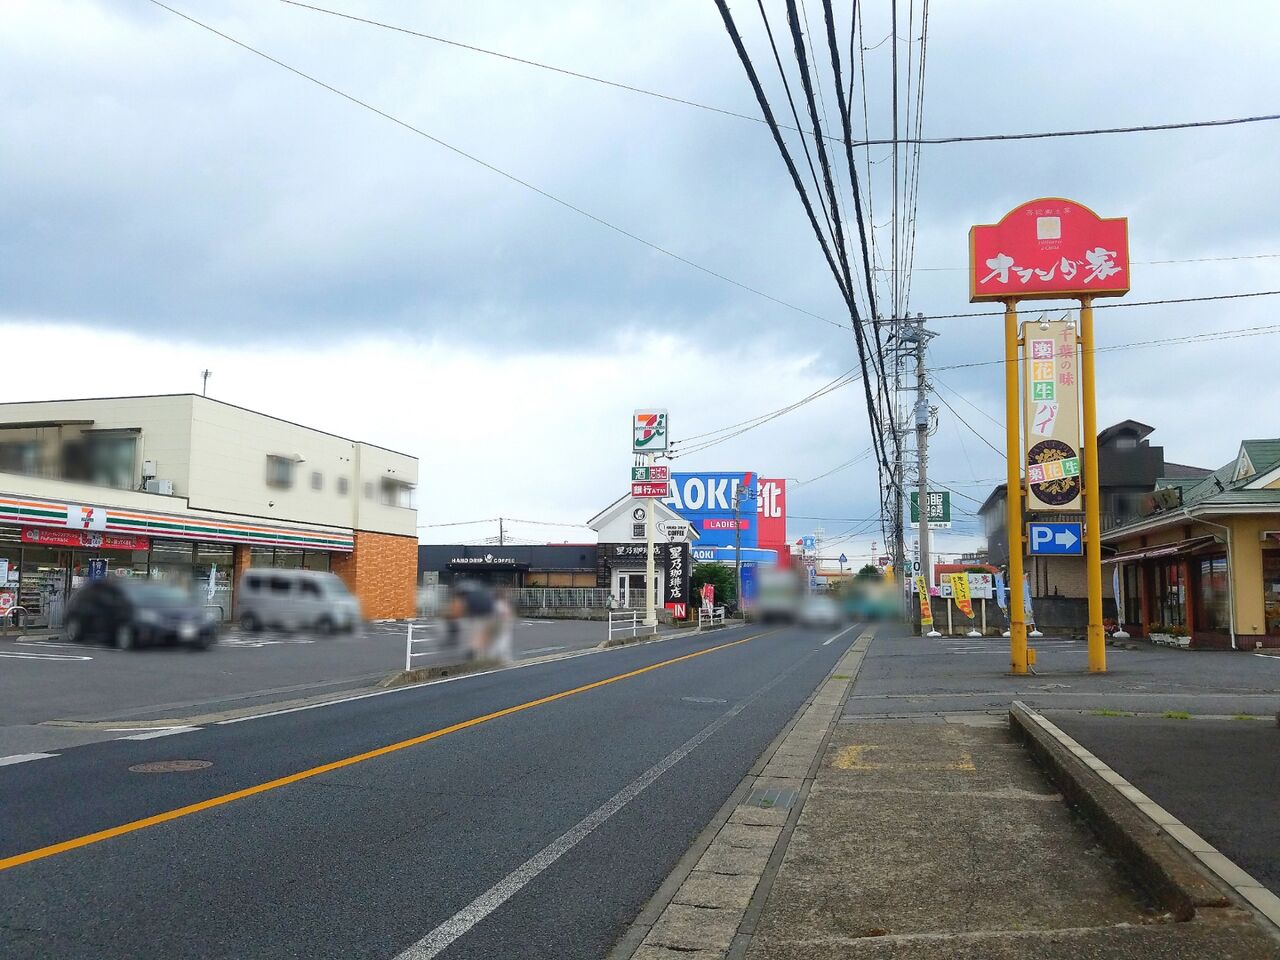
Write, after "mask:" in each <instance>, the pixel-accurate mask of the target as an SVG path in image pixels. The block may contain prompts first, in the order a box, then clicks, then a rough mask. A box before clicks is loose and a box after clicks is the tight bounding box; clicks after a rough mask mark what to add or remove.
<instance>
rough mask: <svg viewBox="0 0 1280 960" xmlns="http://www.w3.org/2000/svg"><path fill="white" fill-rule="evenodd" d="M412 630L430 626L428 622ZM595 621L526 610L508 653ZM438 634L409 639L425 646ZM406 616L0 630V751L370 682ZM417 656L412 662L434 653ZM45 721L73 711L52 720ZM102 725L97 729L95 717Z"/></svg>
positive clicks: (594, 628) (582, 639) (398, 655)
mask: <svg viewBox="0 0 1280 960" xmlns="http://www.w3.org/2000/svg"><path fill="white" fill-rule="evenodd" d="M416 630H417V632H416V633H415V636H423V637H427V638H434V637H435V636H436V635H437V634H438V632H439V627H438V624H434V623H431V624H426V623H424V624H421V625H420V626H419V627H418V628H416ZM605 632H606V628H605V625H604V624H603V623H600V622H587V621H576V620H537V619H525V620H521V621H519V622H518V624H517V627H516V630H515V636H514V651H515V656H516V659H518V660H519V659H528V658H530V657H540V656H547V655H554V654H557V653H568V652H572V651H576V650H585V649H589V648H591V647H594V646H596V645H597V644H598V643H599V642H600V641H601V640H602V639H604V636H605ZM436 646H437V644H435V643H432V642H430V639H429V642H428V643H425V644H422V645H420V646H416V649H418V650H420V651H423V652H426V653H428V654H430V652H431V651H432V650H433V648H434V647H436ZM404 652H405V625H404V624H403V623H369V624H365V625H364V626H363V627H362V628H361V629H360V630H359V631H357V632H356V633H353V634H341V633H340V634H335V635H332V636H319V635H315V634H311V633H306V632H300V633H292V634H286V633H279V632H263V633H245V632H242V631H239V630H237V629H234V628H232V629H230V630H228V631H226V632H225V633H224V634H223V635H222V637H221V639H220V641H219V642H218V644H216V645H215V646H214V647H213V648H212V649H210V650H207V651H202V652H193V651H191V650H188V649H185V648H180V647H179V648H174V647H157V648H149V649H143V650H130V651H119V650H115V649H114V648H111V647H104V646H99V645H95V644H68V643H63V642H61V641H59V640H57V639H54V640H33V641H24V640H16V639H14V638H0V757H5V756H9V755H11V754H15V753H27V752H31V751H45V750H58V749H62V748H65V747H71V746H75V745H79V744H83V743H90V742H93V741H95V740H101V739H113V738H114V737H115V736H118V734H117V733H113V732H112V730H111V729H110V728H111V727H127V726H129V725H130V723H148V722H156V721H159V720H166V719H170V718H179V719H181V718H184V717H190V716H196V715H204V714H210V713H216V712H219V711H227V710H244V709H248V708H253V707H256V706H258V705H261V704H264V703H274V702H278V701H282V700H289V699H296V698H304V697H311V696H321V695H325V694H332V693H335V692H340V691H343V690H346V689H350V688H356V687H368V686H369V685H370V684H372V683H374V682H376V681H377V680H379V679H381V678H383V677H385V676H387V675H388V674H390V673H392V672H394V671H396V670H400V669H402V668H403V667H404ZM441 659H442V658H441V657H439V656H430V655H429V656H427V657H424V658H420V659H417V660H415V666H426V665H430V664H432V663H435V662H439V661H440V660H441ZM49 721H64V722H65V721H71V722H75V723H78V724H80V725H79V726H72V727H55V726H48V725H43V726H42V724H48V722H49ZM99 727H101V728H102V729H99Z"/></svg>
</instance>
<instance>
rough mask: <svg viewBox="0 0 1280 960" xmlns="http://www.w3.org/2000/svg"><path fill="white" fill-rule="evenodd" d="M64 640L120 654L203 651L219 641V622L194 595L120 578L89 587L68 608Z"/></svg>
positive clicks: (76, 594)
mask: <svg viewBox="0 0 1280 960" xmlns="http://www.w3.org/2000/svg"><path fill="white" fill-rule="evenodd" d="M66 638H67V639H68V640H70V641H72V642H76V643H78V642H80V641H82V640H95V641H100V642H104V643H110V644H114V645H115V646H116V647H118V648H119V649H121V650H130V649H132V648H134V647H137V646H141V645H143V644H149V643H185V644H187V645H189V646H191V647H194V648H196V649H198V650H205V649H208V647H209V646H210V645H211V644H212V643H213V642H214V641H215V640H217V639H218V619H217V617H216V616H215V615H214V613H213V611H211V610H208V609H206V608H205V607H204V606H202V605H201V604H200V603H198V602H197V601H195V600H193V599H192V598H191V596H190V594H188V593H186V592H185V591H183V590H181V589H179V588H178V587H175V586H173V585H171V584H167V583H156V582H155V581H150V580H130V579H126V578H121V577H116V578H112V579H108V580H95V581H94V582H92V583H88V584H85V585H84V586H82V587H81V588H80V589H79V590H77V591H76V592H75V593H73V594H72V595H71V601H70V602H69V603H68V604H67V614H66Z"/></svg>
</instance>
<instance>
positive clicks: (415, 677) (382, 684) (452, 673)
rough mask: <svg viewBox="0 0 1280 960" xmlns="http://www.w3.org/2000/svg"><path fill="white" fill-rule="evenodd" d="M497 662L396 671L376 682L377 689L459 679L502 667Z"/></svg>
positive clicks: (479, 661)
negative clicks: (443, 679) (451, 678)
mask: <svg viewBox="0 0 1280 960" xmlns="http://www.w3.org/2000/svg"><path fill="white" fill-rule="evenodd" d="M502 665H503V664H502V662H501V661H499V660H463V661H461V662H460V663H438V664H436V665H435V666H433V667H417V668H415V669H413V670H397V671H396V672H395V673H389V674H387V675H386V676H385V677H383V678H382V679H381V680H379V681H378V683H377V686H378V688H379V689H382V690H386V689H389V688H391V687H407V686H409V685H411V684H415V683H425V682H426V681H428V680H439V679H441V678H443V677H460V676H463V675H465V674H468V673H479V672H480V671H481V670H494V669H496V668H498V667H500V666H502Z"/></svg>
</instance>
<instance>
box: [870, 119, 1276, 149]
mask: <svg viewBox="0 0 1280 960" xmlns="http://www.w3.org/2000/svg"><path fill="white" fill-rule="evenodd" d="M1272 120H1280V113H1270V114H1264V115H1262V116H1258V117H1232V118H1230V119H1227V120H1191V121H1187V122H1185V123H1150V124H1142V125H1140V126H1135V127H1098V128H1095V129H1088V130H1051V131H1046V132H1043V133H992V134H984V135H981V136H969V137H912V138H909V139H901V138H896V137H895V138H893V139H890V140H859V141H858V142H857V143H855V144H853V146H855V147H874V146H884V145H886V144H916V143H919V144H928V145H936V144H942V143H984V142H991V141H999V140H1046V139H1050V138H1054V137H1096V136H1102V135H1106V134H1113V133H1151V132H1155V131H1159V130H1194V129H1199V128H1203V127H1231V126H1237V125H1239V124H1244V123H1267V122H1269V121H1272Z"/></svg>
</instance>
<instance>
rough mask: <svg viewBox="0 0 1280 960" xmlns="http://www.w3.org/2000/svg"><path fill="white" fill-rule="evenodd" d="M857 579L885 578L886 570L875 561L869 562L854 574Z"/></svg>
mask: <svg viewBox="0 0 1280 960" xmlns="http://www.w3.org/2000/svg"><path fill="white" fill-rule="evenodd" d="M853 579H855V580H883V579H884V571H883V570H881V569H880V568H879V567H877V566H876V565H875V564H874V563H868V564H867V565H866V566H864V567H863V568H862V569H861V570H859V571H858V572H857V573H855V574H854V575H853Z"/></svg>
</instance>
